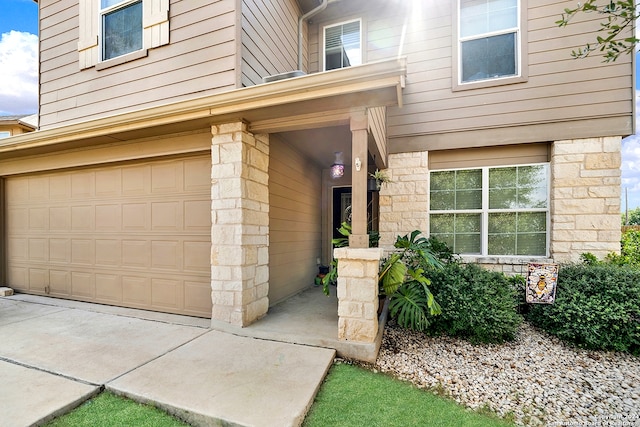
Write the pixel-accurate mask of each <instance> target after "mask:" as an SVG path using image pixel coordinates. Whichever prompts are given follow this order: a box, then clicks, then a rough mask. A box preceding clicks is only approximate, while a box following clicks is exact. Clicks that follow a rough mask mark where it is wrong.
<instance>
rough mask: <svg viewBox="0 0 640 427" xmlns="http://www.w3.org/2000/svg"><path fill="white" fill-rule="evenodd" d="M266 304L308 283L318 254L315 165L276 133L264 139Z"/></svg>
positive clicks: (318, 173)
mask: <svg viewBox="0 0 640 427" xmlns="http://www.w3.org/2000/svg"><path fill="white" fill-rule="evenodd" d="M269 145H270V147H269V156H270V158H269V205H270V206H269V303H270V304H272V305H273V304H277V303H278V302H280V301H282V300H283V299H285V298H287V297H289V296H291V295H294V294H296V293H298V292H300V291H301V290H303V289H305V288H306V287H308V286H310V285H311V284H313V280H314V278H315V276H316V274H317V273H318V267H317V265H316V260H317V258H318V257H320V255H321V209H320V207H321V170H320V169H319V168H318V166H317V165H315V164H313V163H312V162H311V161H310V160H309V159H306V158H305V157H303V156H302V155H301V154H300V153H299V152H298V151H296V150H295V149H294V148H292V147H291V145H289V143H287V142H285V141H284V140H283V139H282V138H280V137H279V136H278V135H271V136H270V140H269Z"/></svg>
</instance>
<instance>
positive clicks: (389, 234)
mask: <svg viewBox="0 0 640 427" xmlns="http://www.w3.org/2000/svg"><path fill="white" fill-rule="evenodd" d="M620 150H621V137H606V138H590V139H579V140H567V141H556V142H554V143H553V145H552V151H551V159H550V160H551V192H550V208H551V209H550V212H551V221H550V223H551V229H550V255H551V256H550V258H548V259H547V258H544V259H540V258H524V257H480V258H478V257H463V260H464V261H465V262H475V263H477V264H480V265H482V266H483V267H485V268H488V269H490V270H494V271H502V272H504V273H506V274H526V270H527V266H526V264H527V263H528V262H543V263H549V262H559V263H563V262H574V261H578V260H579V258H580V254H582V253H584V252H591V253H593V254H594V255H596V256H597V257H599V258H603V257H605V256H606V255H607V254H608V253H609V252H619V251H620V184H621V178H620V165H621V153H620ZM385 172H386V173H387V175H388V176H389V177H390V178H391V179H392V181H393V182H392V183H389V184H386V185H384V186H383V187H382V189H381V191H380V246H381V247H383V248H386V249H391V248H392V247H393V243H394V242H395V239H396V236H398V235H404V234H407V233H410V232H411V231H413V230H420V231H422V232H423V234H425V235H428V233H429V215H428V206H429V169H428V153H427V152H414V153H401V154H391V155H390V156H389V168H388V169H386V170H385Z"/></svg>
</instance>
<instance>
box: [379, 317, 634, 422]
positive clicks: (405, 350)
mask: <svg viewBox="0 0 640 427" xmlns="http://www.w3.org/2000/svg"><path fill="white" fill-rule="evenodd" d="M375 368H376V369H379V370H380V371H383V372H387V373H390V374H392V375H394V376H396V377H398V378H401V379H404V380H407V381H410V382H412V383H414V384H415V385H417V386H418V387H421V388H430V389H435V390H437V391H439V392H441V393H443V394H446V395H449V396H450V397H452V398H453V399H455V400H456V401H458V402H459V403H461V404H464V405H466V406H468V407H470V408H474V409H475V408H481V407H489V408H490V409H491V410H493V411H495V412H496V413H498V414H499V415H500V416H503V417H507V418H510V419H513V420H514V421H515V422H516V423H517V424H521V425H531V426H538V425H549V426H554V425H555V426H569V425H572V426H601V425H602V426H605V425H606V426H640V358H639V357H634V356H631V355H628V354H624V353H613V352H600V351H589V350H581V349H577V348H574V347H571V346H569V345H567V344H564V343H562V342H561V341H560V340H558V339H557V338H555V337H552V336H549V335H546V334H544V333H543V332H541V331H538V330H536V329H535V328H533V327H532V326H531V325H528V324H526V323H525V324H523V326H522V327H521V329H520V331H519V334H518V338H517V340H516V341H514V342H511V343H507V344H501V345H472V344H470V343H468V342H467V341H463V340H460V339H455V338H449V337H429V336H426V335H424V334H422V333H417V332H412V331H408V330H405V329H402V328H400V327H398V326H396V325H395V324H393V322H391V323H389V324H387V327H386V329H385V332H384V338H383V341H382V347H381V349H380V353H379V356H378V360H377V361H376V363H375Z"/></svg>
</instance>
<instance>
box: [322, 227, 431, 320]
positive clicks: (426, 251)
mask: <svg viewBox="0 0 640 427" xmlns="http://www.w3.org/2000/svg"><path fill="white" fill-rule="evenodd" d="M338 231H339V233H340V234H341V235H342V236H343V237H341V238H338V239H334V240H333V244H334V246H335V247H344V246H346V245H347V244H348V238H349V235H350V234H351V227H350V226H349V225H348V224H342V226H341V227H340V229H339V230H338ZM420 234H421V233H420V231H418V230H415V231H413V232H412V233H411V234H407V235H405V236H398V237H397V238H396V242H395V244H394V247H395V248H396V249H397V251H396V252H393V253H392V254H390V255H389V256H388V257H387V258H386V259H384V260H383V261H382V263H381V265H380V271H379V273H378V284H379V286H380V294H381V295H386V296H388V297H389V299H390V301H389V313H390V315H391V317H393V318H395V319H396V321H397V322H398V324H399V325H400V326H403V327H405V328H410V329H415V330H421V331H423V330H425V329H426V327H427V326H428V325H429V318H430V317H431V316H436V315H438V314H440V313H441V309H440V306H439V305H438V303H437V302H436V300H435V298H434V297H433V295H432V294H431V291H430V290H429V284H430V281H429V279H428V277H427V276H426V275H425V272H426V271H427V270H431V269H437V268H441V267H442V263H441V262H440V260H439V259H438V258H437V257H436V256H435V255H434V253H433V251H432V249H431V247H432V244H433V243H434V242H435V241H434V240H432V239H427V238H425V237H422V236H421V235H420ZM337 264H338V262H337V260H333V262H332V268H331V271H330V272H329V274H327V275H326V276H325V277H324V278H323V282H322V283H323V288H324V289H325V294H327V295H328V292H329V289H328V286H329V283H332V282H333V281H335V280H336V279H337V274H338V268H337Z"/></svg>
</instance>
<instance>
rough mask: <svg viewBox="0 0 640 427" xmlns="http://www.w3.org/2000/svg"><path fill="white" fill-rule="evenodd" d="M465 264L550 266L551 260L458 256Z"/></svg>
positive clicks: (526, 257)
mask: <svg viewBox="0 0 640 427" xmlns="http://www.w3.org/2000/svg"><path fill="white" fill-rule="evenodd" d="M460 258H461V259H462V261H463V262H465V263H475V264H498V265H500V264H528V263H530V262H534V263H542V264H550V263H553V259H551V258H548V257H546V256H522V255H494V256H487V255H460Z"/></svg>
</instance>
